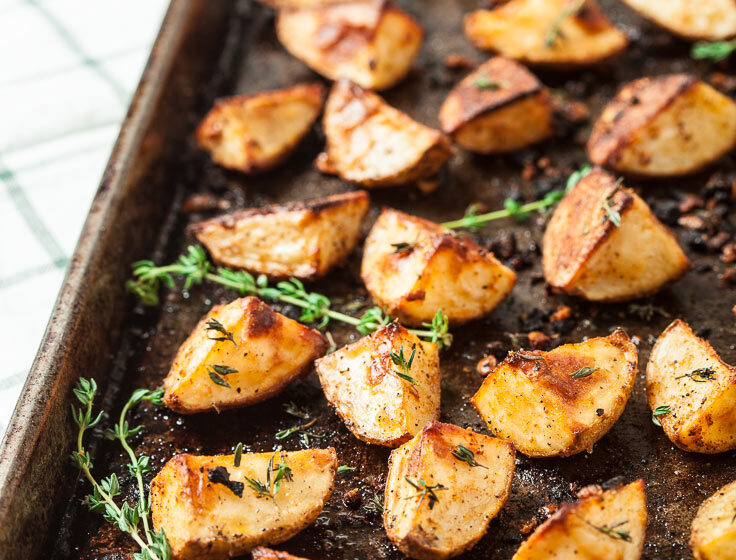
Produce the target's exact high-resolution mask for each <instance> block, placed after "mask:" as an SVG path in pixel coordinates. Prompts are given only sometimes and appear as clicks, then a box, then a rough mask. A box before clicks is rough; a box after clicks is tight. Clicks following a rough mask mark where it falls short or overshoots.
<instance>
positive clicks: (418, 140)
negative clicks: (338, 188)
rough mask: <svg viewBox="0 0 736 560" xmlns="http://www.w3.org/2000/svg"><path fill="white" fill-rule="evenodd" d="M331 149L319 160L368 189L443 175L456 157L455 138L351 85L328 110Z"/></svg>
mask: <svg viewBox="0 0 736 560" xmlns="http://www.w3.org/2000/svg"><path fill="white" fill-rule="evenodd" d="M324 129H325V135H326V137H327V147H326V148H325V152H324V153H323V154H321V155H320V156H319V158H318V160H317V167H319V169H320V170H321V171H323V172H325V173H335V174H337V175H339V176H340V177H342V178H343V179H345V180H346V181H351V182H353V183H360V184H361V185H365V186H366V187H388V186H392V185H402V184H405V183H410V182H412V181H418V180H420V179H425V178H427V177H430V176H432V175H434V174H435V173H437V171H438V170H439V169H440V167H442V166H443V165H444V164H445V162H446V161H447V159H448V158H449V157H450V154H451V144H450V139H449V138H448V137H447V136H445V135H444V134H442V133H441V132H439V131H438V130H434V129H432V128H429V127H427V126H424V125H423V124H420V123H418V122H416V121H414V120H412V119H411V118H410V117H409V116H408V115H407V114H405V113H402V112H401V111H399V110H398V109H395V108H393V107H391V106H390V105H389V104H388V103H386V102H385V101H384V100H383V99H381V97H379V96H378V95H376V94H375V93H373V92H370V91H365V90H364V89H362V88H361V87H360V86H358V85H357V84H355V83H353V82H350V81H348V80H340V81H339V82H337V83H336V84H335V85H334V86H333V88H332V92H331V93H330V97H329V99H328V100H327V106H326V107H325V116H324Z"/></svg>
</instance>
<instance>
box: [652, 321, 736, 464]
mask: <svg viewBox="0 0 736 560" xmlns="http://www.w3.org/2000/svg"><path fill="white" fill-rule="evenodd" d="M699 371H700V372H704V373H705V374H706V375H705V376H698V375H697V372H699ZM693 372H695V374H696V375H695V376H693ZM647 397H648V399H649V406H650V407H651V409H652V410H656V409H657V407H660V406H668V407H669V408H670V411H671V412H670V413H669V414H665V415H662V416H658V417H657V418H658V420H659V422H660V424H661V425H662V429H663V430H664V432H665V434H667V437H668V438H670V440H671V441H672V443H674V444H675V445H676V446H677V447H679V448H680V449H684V450H685V451H693V452H697V453H722V452H724V451H728V450H730V449H736V367H733V366H729V365H728V364H726V363H725V362H723V360H721V358H720V357H719V356H718V354H717V353H716V351H715V350H714V349H713V347H712V346H711V345H710V344H709V343H708V342H707V341H705V340H703V339H701V338H698V337H697V336H696V335H695V333H694V332H693V331H692V329H691V328H690V326H689V325H688V324H687V323H685V322H684V321H681V320H680V319H676V320H675V321H673V322H672V324H671V325H670V326H669V327H667V328H666V329H665V331H664V332H663V333H662V334H661V335H660V336H659V338H658V339H657V342H656V344H655V345H654V347H653V348H652V352H651V354H650V357H649V363H648V364H647Z"/></svg>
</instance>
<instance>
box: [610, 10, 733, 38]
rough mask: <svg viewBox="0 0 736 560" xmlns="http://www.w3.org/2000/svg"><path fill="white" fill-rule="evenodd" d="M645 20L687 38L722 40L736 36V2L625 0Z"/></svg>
mask: <svg viewBox="0 0 736 560" xmlns="http://www.w3.org/2000/svg"><path fill="white" fill-rule="evenodd" d="M622 1H623V2H624V3H625V4H627V5H628V6H629V7H630V8H632V9H633V10H635V11H637V12H639V14H641V15H642V16H643V17H645V18H647V19H649V20H651V21H653V22H654V23H655V24H657V25H658V26H660V27H662V28H663V29H666V30H667V31H669V32H670V33H674V34H675V35H679V36H680V37H684V38H685V39H691V40H697V39H702V40H705V41H721V40H723V39H728V38H729V37H733V36H734V35H736V2H734V1H733V0H622Z"/></svg>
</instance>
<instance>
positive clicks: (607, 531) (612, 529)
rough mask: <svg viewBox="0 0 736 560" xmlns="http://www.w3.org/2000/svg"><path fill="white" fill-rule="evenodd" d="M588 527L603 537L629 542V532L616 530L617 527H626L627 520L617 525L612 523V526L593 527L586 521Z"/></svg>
mask: <svg viewBox="0 0 736 560" xmlns="http://www.w3.org/2000/svg"><path fill="white" fill-rule="evenodd" d="M586 523H588V525H590V526H591V527H593V528H594V529H595V530H597V531H600V532H601V533H603V534H604V535H606V536H608V537H611V538H612V539H618V540H621V541H625V542H629V543H630V542H631V535H629V532H628V531H626V530H624V529H618V527H621V526H622V525H626V524H627V523H628V520H626V521H619V522H618V523H614V524H613V525H610V526H608V525H601V526H598V525H593V524H592V523H589V522H588V521H586Z"/></svg>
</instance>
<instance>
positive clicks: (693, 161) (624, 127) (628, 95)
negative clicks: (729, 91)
mask: <svg viewBox="0 0 736 560" xmlns="http://www.w3.org/2000/svg"><path fill="white" fill-rule="evenodd" d="M735 143H736V103H734V102H733V101H732V100H731V99H730V98H729V97H727V96H725V95H723V94H722V93H720V92H718V91H716V90H715V89H713V88H712V87H711V86H709V85H708V84H706V83H704V82H701V81H700V80H698V79H697V78H696V77H695V76H691V75H688V74H670V75H666V76H658V77H655V78H641V79H639V80H635V81H633V82H630V83H629V84H626V85H625V86H624V87H623V88H622V89H621V90H620V91H619V92H618V94H617V95H616V97H615V98H614V99H613V100H612V101H611V102H610V103H609V104H608V105H607V106H606V108H605V109H604V110H603V112H602V113H601V116H600V117H599V118H598V120H597V121H596V123H595V125H594V126H593V132H592V133H591V135H590V139H589V140H588V148H587V149H588V157H589V158H590V161H592V162H593V163H596V164H598V165H604V166H606V167H610V168H611V169H615V170H616V171H618V172H620V173H625V174H629V175H636V176H649V177H674V176H677V175H685V174H688V173H693V172H695V171H698V170H699V169H702V168H703V167H705V166H706V165H708V164H709V163H711V162H713V161H715V160H717V159H718V158H720V157H721V156H722V155H723V154H725V153H726V152H728V151H729V150H731V149H732V148H733V146H734V144H735Z"/></svg>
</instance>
